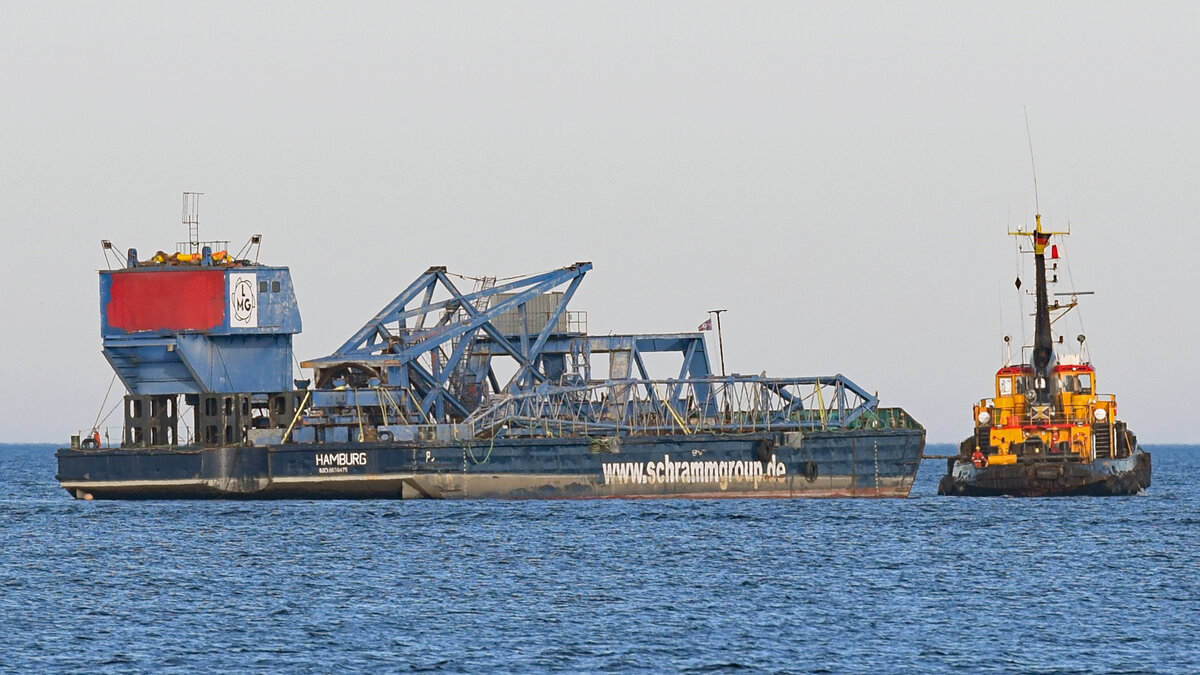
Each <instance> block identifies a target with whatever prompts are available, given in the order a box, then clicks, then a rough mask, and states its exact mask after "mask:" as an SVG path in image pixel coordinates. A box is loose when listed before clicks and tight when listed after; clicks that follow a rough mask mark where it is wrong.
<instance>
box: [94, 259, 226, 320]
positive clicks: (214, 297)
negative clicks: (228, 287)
mask: <svg viewBox="0 0 1200 675" xmlns="http://www.w3.org/2000/svg"><path fill="white" fill-rule="evenodd" d="M105 316H106V318H107V319H108V325H109V326H110V327H112V328H120V329H121V330H124V331H127V332H133V331H141V330H209V329H212V328H216V327H218V326H220V325H221V322H222V321H223V320H224V319H225V272H224V270H212V271H208V270H206V271H203V272H201V271H199V270H186V271H183V270H180V271H174V272H158V271H156V272H123V273H122V272H118V273H116V274H113V275H112V287H111V288H110V289H109V300H108V307H106V308H105Z"/></svg>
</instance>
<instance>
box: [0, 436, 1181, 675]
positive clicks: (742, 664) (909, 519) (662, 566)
mask: <svg viewBox="0 0 1200 675" xmlns="http://www.w3.org/2000/svg"><path fill="white" fill-rule="evenodd" d="M1147 449H1148V450H1150V451H1151V452H1152V453H1153V459H1154V477H1153V481H1154V483H1153V485H1152V486H1151V487H1150V489H1149V490H1148V491H1146V492H1145V493H1144V494H1141V495H1138V496H1133V497H1108V498H1103V497H1080V498H1059V499H1007V498H990V499H978V498H961V497H959V498H950V497H939V496H937V489H936V486H937V480H938V478H939V476H940V475H941V473H942V472H943V471H944V470H945V462H944V461H941V460H926V461H925V462H924V463H923V465H922V466H921V468H920V472H919V474H918V477H917V482H916V485H915V486H914V488H913V490H912V495H911V497H910V498H908V499H893V500H866V499H861V500H853V499H833V500H749V499H746V500H742V499H739V500H688V501H685V500H661V501H654V500H608V501H569V502H568V501H556V502H545V501H519V502H518V501H470V502H451V501H436V502H435V501H409V502H399V501H274V502H233V501H213V502H185V501H150V502H106V501H93V502H85V501H77V500H74V499H71V498H70V497H69V496H68V495H67V493H66V492H65V491H63V490H62V489H61V488H59V487H58V486H57V484H56V483H55V481H54V474H55V461H54V454H53V453H54V448H53V446H39V445H4V446H0V487H2V490H3V492H2V495H0V672H6V673H9V672H11V673H28V672H37V673H58V672H72V673H75V672H89V673H135V672H155V673H194V672H287V673H332V672H364V671H365V672H388V673H405V672H429V673H539V672H577V673H603V672H618V673H621V672H651V673H659V672H661V673H726V672H728V673H759V672H761V673H1197V672H1200V643H1198V641H1200V581H1198V577H1200V446H1157V447H1156V446H1150V447H1148V448H1147ZM952 451H953V449H952V448H951V447H949V446H947V447H942V448H939V447H937V446H931V447H929V448H928V449H927V452H928V453H939V452H940V453H943V454H946V453H950V452H952Z"/></svg>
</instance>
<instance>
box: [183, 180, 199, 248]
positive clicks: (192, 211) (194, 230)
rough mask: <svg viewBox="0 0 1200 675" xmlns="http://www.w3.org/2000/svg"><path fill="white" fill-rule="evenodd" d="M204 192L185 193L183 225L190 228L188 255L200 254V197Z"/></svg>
mask: <svg viewBox="0 0 1200 675" xmlns="http://www.w3.org/2000/svg"><path fill="white" fill-rule="evenodd" d="M202 194H204V193H203V192H185V193H183V224H184V225H187V226H188V246H190V247H191V250H190V251H188V253H191V254H192V255H198V254H199V253H200V195H202Z"/></svg>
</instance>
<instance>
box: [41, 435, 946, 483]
mask: <svg viewBox="0 0 1200 675" xmlns="http://www.w3.org/2000/svg"><path fill="white" fill-rule="evenodd" d="M924 445H925V432H924V430H923V429H887V428H885V429H855V430H842V431H823V432H805V433H803V434H800V433H783V434H781V433H753V434H736V435H710V434H697V435H686V436H684V435H669V436H638V437H625V438H620V439H617V440H615V441H614V440H613V439H589V438H586V437H581V438H527V439H503V440H496V441H495V442H489V441H472V442H469V443H465V442H457V441H455V442H426V441H417V442H388V443H322V444H308V443H289V444H282V445H269V446H265V447H252V446H237V447H212V448H199V447H191V448H171V449H168V448H128V449H123V448H114V449H101V450H83V449H70V448H63V449H60V450H59V451H58V453H57V458H58V480H59V482H60V484H62V486H63V487H64V488H65V489H66V490H67V491H68V492H69V493H71V494H72V495H73V496H75V497H76V498H80V499H89V498H95V499H181V498H185V499H186V498H191V499H205V498H208V499H214V498H215V499H286V498H329V499H356V498H361V499H413V498H434V499H438V498H457V499H464V498H466V499H470V498H494V499H596V498H613V497H616V498H669V497H691V498H721V497H782V498H791V497H906V496H908V493H909V491H910V489H911V488H912V483H913V479H914V477H915V476H916V472H917V468H918V466H919V465H920V460H921V454H922V452H923V449H924Z"/></svg>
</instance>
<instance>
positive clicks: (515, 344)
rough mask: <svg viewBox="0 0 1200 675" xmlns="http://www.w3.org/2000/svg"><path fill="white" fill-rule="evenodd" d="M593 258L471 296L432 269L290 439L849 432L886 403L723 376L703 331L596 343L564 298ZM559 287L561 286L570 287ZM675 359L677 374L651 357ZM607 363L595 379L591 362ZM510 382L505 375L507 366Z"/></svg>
mask: <svg viewBox="0 0 1200 675" xmlns="http://www.w3.org/2000/svg"><path fill="white" fill-rule="evenodd" d="M590 269H591V264H590V263H586V262H584V263H576V264H574V265H571V266H569V267H564V268H561V269H558V270H553V271H551V272H546V273H543V274H537V275H532V276H528V277H522V278H518V279H515V280H511V281H508V282H507V283H504V284H501V285H495V284H494V283H492V281H491V280H476V283H477V286H478V288H476V289H475V290H473V291H471V292H468V293H463V292H461V291H460V290H459V289H458V288H457V286H456V284H455V283H454V282H453V281H452V280H451V278H450V277H451V276H452V275H450V274H449V273H448V272H447V271H446V268H444V267H431V268H429V269H428V270H427V271H426V272H425V273H424V274H423V275H421V276H420V277H419V278H418V279H417V280H416V281H414V282H413V283H412V284H411V285H410V286H409V287H408V288H406V289H405V290H404V291H403V292H402V293H401V294H400V295H399V296H397V297H396V299H394V300H393V301H392V302H391V303H389V304H388V305H387V306H386V307H384V308H383V309H382V310H381V311H380V312H379V313H378V314H376V315H375V317H374V318H372V319H371V321H369V322H368V323H367V324H366V325H364V326H363V327H362V328H361V329H359V330H358V331H357V332H356V333H355V334H354V335H353V336H351V337H350V339H348V340H347V341H346V343H345V344H343V345H342V346H341V347H339V348H338V349H337V350H336V351H335V352H334V353H333V354H331V355H329V356H326V357H323V358H319V359H313V360H310V361H306V362H305V363H304V364H302V365H304V366H305V367H310V368H313V369H314V373H315V377H316V385H317V386H316V389H315V390H314V391H313V393H312V399H311V400H312V408H313V410H314V411H316V412H315V414H310V415H307V416H305V418H304V425H303V428H301V429H298V430H297V431H296V435H295V436H293V440H299V441H307V440H312V441H329V440H351V439H354V438H356V437H357V438H358V439H359V440H371V437H372V436H373V435H374V433H375V432H376V431H377V430H380V429H382V430H383V432H384V433H385V434H391V435H395V434H400V433H402V432H403V431H404V430H403V429H401V427H406V426H413V425H425V426H432V425H450V426H452V427H453V429H452V430H449V431H447V432H443V433H449V434H452V435H453V436H454V437H456V438H467V437H472V438H474V437H497V436H509V437H512V436H522V435H531V434H540V435H587V434H591V433H616V434H623V433H624V434H663V433H683V434H694V433H702V432H719V431H737V432H743V431H747V430H788V429H791V430H799V429H817V428H840V427H843V426H846V425H850V424H853V423H855V422H856V421H857V420H858V419H859V418H860V416H862V415H863V414H864V413H870V412H871V411H873V410H874V408H875V406H876V404H877V399H876V398H875V397H874V396H872V395H871V394H869V393H867V392H866V391H864V390H862V389H861V388H859V387H858V386H857V385H855V384H854V383H853V382H851V381H849V380H848V379H846V378H844V377H842V376H841V375H834V376H829V377H819V378H817V377H809V378H790V379H779V378H767V377H765V376H740V375H731V376H727V377H717V376H714V375H713V373H712V370H711V367H710V361H709V356H708V351H707V348H706V343H705V341H704V334H703V333H701V332H694V333H677V334H628V335H606V336H596V335H589V334H587V332H586V326H585V325H584V323H585V322H584V321H583V320H582V315H581V313H575V312H569V311H568V310H567V307H568V303H569V302H570V300H571V298H572V297H573V295H574V294H575V291H576V290H577V288H578V287H579V284H580V282H581V281H582V279H583V277H584V275H585V274H586V273H587V271H588V270H590ZM564 287H565V289H564V290H562V291H558V290H556V289H560V288H564ZM650 353H674V354H676V355H677V356H678V357H679V363H680V365H679V368H678V370H677V371H676V372H675V373H674V376H673V377H674V379H661V378H660V379H654V378H655V375H654V374H653V373H651V372H650V369H649V368H648V367H647V363H646V359H644V358H643V356H644V355H647V354H650ZM598 354H604V355H606V357H607V362H608V372H607V377H603V378H598V377H594V375H596V373H593V368H592V364H593V357H594V356H595V355H598ZM503 359H508V360H509V361H510V362H511V364H512V369H513V370H514V372H513V374H512V375H511V376H510V377H508V378H506V379H504V380H503V381H502V380H501V378H500V377H498V375H497V372H498V371H497V367H496V366H497V365H498V361H501V360H503Z"/></svg>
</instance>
